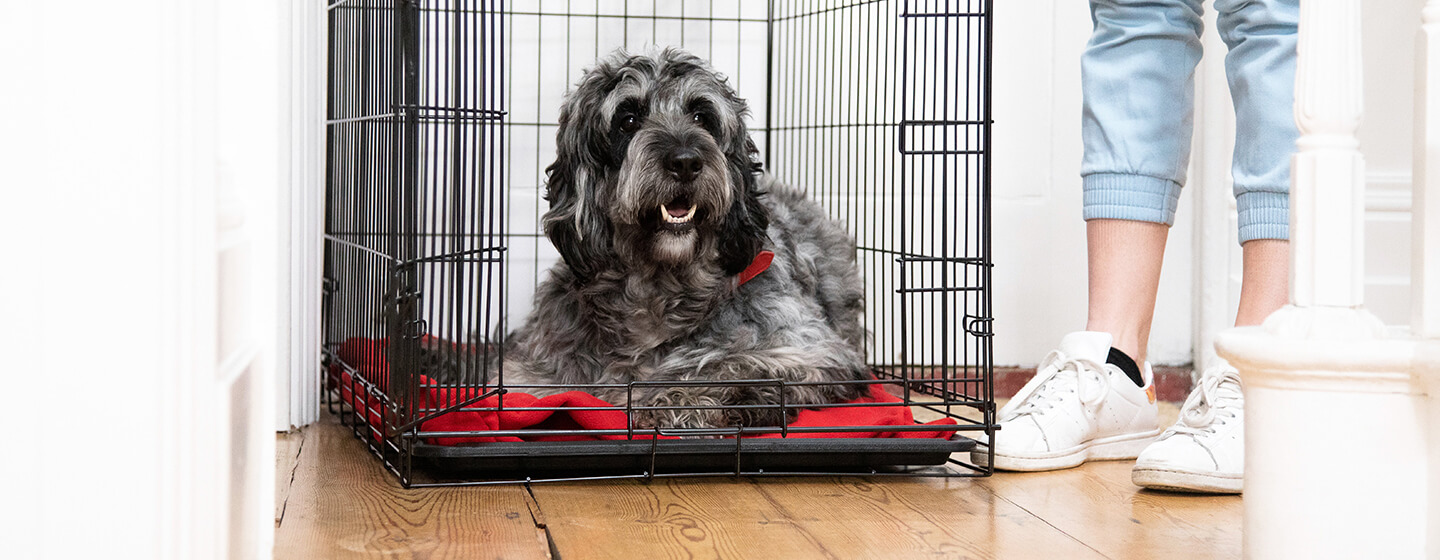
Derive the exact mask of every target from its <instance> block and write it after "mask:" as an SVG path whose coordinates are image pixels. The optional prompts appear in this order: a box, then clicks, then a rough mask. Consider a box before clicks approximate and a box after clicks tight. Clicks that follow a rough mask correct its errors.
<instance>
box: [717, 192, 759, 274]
mask: <svg viewBox="0 0 1440 560" xmlns="http://www.w3.org/2000/svg"><path fill="white" fill-rule="evenodd" d="M731 174H732V175H735V174H738V175H740V177H734V178H733V179H734V182H735V184H736V185H739V189H738V190H740V191H742V192H740V193H736V194H737V195H738V196H736V197H735V202H734V203H733V204H731V205H730V211H729V212H728V213H726V214H725V223H724V225H723V226H722V228H723V229H722V231H721V234H720V247H719V249H720V266H721V268H723V269H724V270H725V273H726V274H731V275H734V274H739V273H740V272H742V271H744V270H745V268H746V267H749V266H750V262H751V261H753V260H755V255H757V254H759V253H760V251H762V250H764V249H765V242H766V240H768V239H769V238H770V236H769V234H768V233H766V231H765V230H766V229H767V228H769V227H770V213H769V212H768V211H766V210H765V205H764V204H761V203H760V197H761V196H762V195H764V193H763V192H762V191H761V190H760V186H759V182H758V181H757V177H756V172H755V171H753V170H752V169H750V168H749V167H748V166H747V167H745V168H737V166H735V165H732V166H731Z"/></svg>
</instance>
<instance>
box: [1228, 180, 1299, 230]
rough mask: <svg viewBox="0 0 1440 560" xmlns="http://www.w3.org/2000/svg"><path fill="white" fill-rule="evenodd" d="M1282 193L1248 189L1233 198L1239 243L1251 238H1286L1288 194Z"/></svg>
mask: <svg viewBox="0 0 1440 560" xmlns="http://www.w3.org/2000/svg"><path fill="white" fill-rule="evenodd" d="M1237 190H1238V189H1237ZM1284 190H1285V189H1281V191H1282V192H1273V191H1270V190H1252V191H1248V192H1242V193H1239V194H1237V195H1235V209H1236V212H1237V218H1238V220H1237V221H1238V222H1239V223H1240V243H1242V244H1243V243H1245V242H1246V241H1250V240H1253V239H1290V195H1289V193H1287V192H1283V191H1284Z"/></svg>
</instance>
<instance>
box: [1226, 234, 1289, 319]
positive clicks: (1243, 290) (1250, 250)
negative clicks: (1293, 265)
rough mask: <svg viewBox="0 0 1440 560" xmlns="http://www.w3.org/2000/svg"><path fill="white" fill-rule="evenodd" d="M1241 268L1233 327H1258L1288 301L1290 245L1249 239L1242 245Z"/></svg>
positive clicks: (1269, 240) (1267, 240)
mask: <svg viewBox="0 0 1440 560" xmlns="http://www.w3.org/2000/svg"><path fill="white" fill-rule="evenodd" d="M1241 251H1242V253H1243V254H1244V269H1243V272H1242V273H1241V280H1240V309H1239V311H1238V312H1237V313H1236V314H1235V326H1237V327H1248V326H1251V325H1258V324H1260V323H1261V322H1262V321H1264V320H1265V318H1266V317H1269V316H1270V314H1271V313H1274V312H1275V310H1277V309H1280V308H1281V307H1282V306H1284V305H1285V304H1286V303H1288V302H1289V300H1290V242H1289V241H1286V240H1284V239H1252V240H1250V241H1248V242H1246V243H1245V244H1244V245H1242V246H1241Z"/></svg>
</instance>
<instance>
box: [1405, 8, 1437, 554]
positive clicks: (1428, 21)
mask: <svg viewBox="0 0 1440 560" xmlns="http://www.w3.org/2000/svg"><path fill="white" fill-rule="evenodd" d="M1414 165H1415V174H1414V186H1413V193H1414V196H1413V199H1412V200H1413V203H1412V204H1411V208H1412V211H1411V224H1412V228H1413V231H1414V233H1413V238H1412V245H1411V253H1410V267H1411V269H1410V270H1411V272H1410V293H1411V297H1412V301H1411V304H1412V305H1413V306H1414V307H1413V309H1414V314H1413V315H1412V316H1411V321H1410V325H1411V330H1412V331H1413V332H1414V333H1415V336H1416V337H1417V338H1419V339H1421V340H1422V342H1421V343H1420V344H1421V346H1420V349H1419V351H1418V352H1417V356H1416V358H1417V359H1416V370H1417V371H1418V372H1419V374H1420V375H1421V376H1422V377H1423V378H1424V380H1425V382H1426V388H1427V389H1428V391H1427V392H1428V394H1429V408H1430V419H1429V422H1428V426H1429V434H1428V436H1429V451H1430V453H1429V461H1430V465H1431V468H1430V478H1429V480H1428V481H1427V482H1428V484H1429V511H1428V514H1429V520H1428V525H1429V530H1428V537H1427V538H1428V541H1429V542H1428V543H1427V550H1426V555H1427V557H1429V558H1440V472H1437V471H1440V0H1427V1H1426V2H1425V8H1424V10H1423V11H1422V12H1421V15H1420V35H1419V37H1417V40H1416V42H1415V154H1414ZM1427 256H1428V257H1429V258H1426V257H1427Z"/></svg>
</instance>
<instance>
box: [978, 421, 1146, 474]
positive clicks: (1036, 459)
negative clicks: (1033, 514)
mask: <svg viewBox="0 0 1440 560" xmlns="http://www.w3.org/2000/svg"><path fill="white" fill-rule="evenodd" d="M1160 432H1161V429H1160V428H1155V429H1154V430H1153V431H1149V432H1142V433H1138V434H1122V435H1118V436H1110V437H1107V438H1101V439H1096V440H1091V441H1088V442H1085V443H1083V444H1081V445H1079V446H1078V447H1073V448H1070V449H1066V450H1063V451H1055V452H1051V453H1044V454H1038V455H1006V454H1003V453H996V454H995V469H997V470H1002V471H1020V472H1038V471H1054V470H1060V469H1068V468H1071V467H1078V466H1080V465H1081V464H1084V463H1085V462H1086V461H1119V460H1125V459H1134V458H1136V457H1139V456H1140V452H1141V451H1144V450H1145V447H1146V446H1148V445H1150V443H1151V442H1153V441H1155V438H1157V437H1159V436H1160ZM987 459H989V457H988V454H987V453H986V452H985V451H982V450H979V449H976V450H975V451H971V452H970V460H971V461H972V462H974V463H975V465H976V466H979V467H984V466H986V462H987V461H986V460H987Z"/></svg>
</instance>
